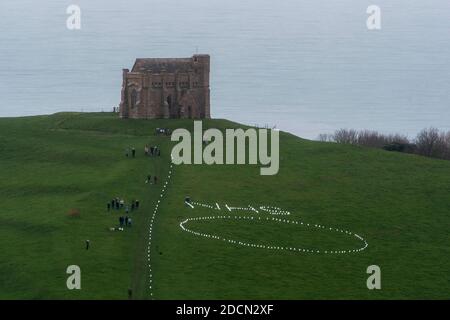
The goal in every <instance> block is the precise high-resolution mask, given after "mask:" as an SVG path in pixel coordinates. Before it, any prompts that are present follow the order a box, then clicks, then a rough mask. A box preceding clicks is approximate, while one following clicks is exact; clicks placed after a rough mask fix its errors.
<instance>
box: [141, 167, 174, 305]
mask: <svg viewBox="0 0 450 320" xmlns="http://www.w3.org/2000/svg"><path fill="white" fill-rule="evenodd" d="M172 170H173V163H171V164H170V167H169V174H168V175H167V179H166V181H165V182H164V185H163V188H162V190H161V194H160V196H159V199H158V201H157V203H156V206H155V209H154V210H153V215H152V217H151V219H150V226H149V229H148V246H147V263H148V269H149V279H148V281H149V282H148V288H149V290H150V296H152V297H153V287H154V285H153V271H152V264H151V245H152V231H153V224H154V222H155V218H156V214H157V213H158V209H159V204H160V203H161V200H162V198H163V197H164V194H165V192H166V189H167V185H168V184H169V181H170V178H171V177H172Z"/></svg>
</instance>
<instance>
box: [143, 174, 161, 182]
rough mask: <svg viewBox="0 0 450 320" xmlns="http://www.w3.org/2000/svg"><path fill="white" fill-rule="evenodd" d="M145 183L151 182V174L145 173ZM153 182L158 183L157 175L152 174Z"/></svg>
mask: <svg viewBox="0 0 450 320" xmlns="http://www.w3.org/2000/svg"><path fill="white" fill-rule="evenodd" d="M145 183H150V184H152V176H151V175H150V174H149V175H147V180H145ZM153 183H154V184H157V183H158V177H157V176H153Z"/></svg>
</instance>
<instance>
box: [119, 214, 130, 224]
mask: <svg viewBox="0 0 450 320" xmlns="http://www.w3.org/2000/svg"><path fill="white" fill-rule="evenodd" d="M119 224H120V226H121V227H123V226H126V227H131V224H132V220H131V218H130V217H128V216H125V217H124V216H120V217H119Z"/></svg>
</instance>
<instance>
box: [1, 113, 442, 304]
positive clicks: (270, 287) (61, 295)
mask: <svg viewBox="0 0 450 320" xmlns="http://www.w3.org/2000/svg"><path fill="white" fill-rule="evenodd" d="M192 126H193V125H192V121H189V120H152V121H145V120H121V119H119V118H118V117H117V116H116V115H113V114H110V113H59V114H55V115H51V116H38V117H24V118H1V119H0V165H1V170H0V204H1V206H0V250H1V253H0V298H1V299H126V298H127V290H128V288H132V289H133V297H134V298H136V299H150V298H154V299H418V298H426V299H430V298H436V299H448V298H449V292H450V281H449V279H450V276H449V265H450V249H449V243H450V233H449V229H450V162H449V161H442V160H435V159H428V158H423V157H419V156H415V155H407V154H400V153H389V152H386V151H383V150H376V149H368V148H361V147H355V146H346V145H337V144H332V143H321V142H313V141H307V140H303V139H300V138H298V137H295V136H293V135H290V134H287V133H281V134H280V171H279V174H278V175H275V176H260V175H259V167H258V166H227V165H223V166H206V165H189V166H188V165H182V166H176V167H175V168H174V172H173V174H172V178H171V179H170V182H169V184H168V187H167V191H166V193H165V197H164V198H163V199H162V202H161V204H160V206H159V211H158V214H157V217H156V220H155V224H154V228H153V236H152V247H151V250H152V256H151V257H152V258H151V259H152V261H151V263H152V270H153V272H152V276H153V277H152V279H153V282H152V290H149V268H148V262H147V244H148V227H149V221H150V218H151V215H152V213H153V209H154V207H155V204H156V202H157V200H158V199H159V197H160V193H161V188H162V186H163V183H164V179H165V177H166V176H167V175H168V170H169V165H170V150H171V142H170V138H169V137H165V136H155V135H154V129H155V128H156V127H169V128H172V129H175V128H179V127H185V128H188V129H192ZM203 126H204V128H208V127H215V128H220V129H224V128H235V127H240V125H239V124H236V123H232V122H229V121H226V120H208V121H204V125H203ZM146 143H149V144H151V145H158V146H160V147H161V150H162V155H161V157H153V158H148V157H144V155H143V147H144V145H145V144H146ZM132 146H134V147H135V148H136V150H137V157H136V158H135V159H131V158H126V157H125V151H124V150H125V148H127V147H132ZM147 174H151V175H154V174H157V175H158V176H159V177H160V181H159V183H158V184H157V185H148V184H145V183H144V181H145V179H146V176H147ZM186 195H189V196H190V197H191V198H192V199H193V200H194V201H200V202H204V203H211V204H215V203H216V202H217V203H219V204H220V205H221V207H222V209H223V205H224V204H228V205H230V206H236V207H242V206H247V205H252V206H255V207H256V206H263V205H266V206H277V207H280V208H282V209H284V210H289V211H290V212H291V215H289V217H286V218H288V219H289V220H293V221H303V222H305V223H310V224H311V225H314V224H320V225H324V226H327V227H328V226H329V227H336V228H342V229H345V230H350V231H352V232H354V233H357V234H359V235H361V236H363V237H364V238H365V239H366V240H367V242H368V244H369V246H368V248H367V249H366V250H364V251H362V252H359V253H350V254H316V253H298V252H290V251H283V250H267V249H262V248H253V247H244V246H239V245H237V244H230V243H227V242H225V241H219V240H216V239H211V238H205V237H198V236H195V235H193V234H191V233H188V232H184V231H182V229H181V228H180V226H179V224H180V222H181V221H183V220H185V219H186V218H189V217H202V216H211V215H218V214H227V213H226V211H225V210H222V211H220V212H219V211H218V210H215V211H214V210H210V209H207V208H198V207H196V208H195V209H191V208H190V207H187V206H186V205H184V203H183V200H184V197H185V196H186ZM116 196H118V197H123V198H124V199H125V200H128V201H129V200H131V199H139V200H140V202H141V207H140V209H139V210H138V211H136V212H133V213H132V214H131V216H132V218H133V227H131V228H126V229H125V231H123V232H116V231H115V232H112V231H109V228H110V227H113V226H117V224H118V217H119V216H120V213H118V212H115V211H113V212H108V211H107V210H106V204H107V203H108V202H109V201H110V200H111V199H112V198H113V197H116ZM71 209H78V210H79V211H80V217H78V218H77V217H70V216H69V215H68V212H69V211H70V210H71ZM121 213H122V214H123V212H121ZM231 215H237V216H245V215H247V216H249V215H251V214H250V213H247V212H232V213H231ZM257 216H259V217H271V215H270V214H268V213H264V212H259V213H258V214H257ZM281 218H284V217H281ZM189 227H191V228H192V229H195V230H196V231H199V232H203V233H208V234H214V235H217V236H221V237H228V238H233V239H238V240H240V241H247V242H250V243H258V244H267V245H274V246H299V247H313V248H317V249H320V250H326V249H327V248H352V247H355V246H358V245H359V243H358V242H357V241H355V239H352V238H349V237H345V236H342V235H339V234H337V233H336V234H334V233H329V232H325V231H317V230H314V229H313V228H305V227H300V226H297V225H291V224H280V223H274V222H270V221H269V222H265V221H264V220H262V221H259V222H256V223H253V222H251V221H247V220H245V221H240V220H237V219H233V220H231V219H230V220H229V221H227V220H211V221H203V220H201V221H192V222H190V223H189ZM86 239H89V240H90V242H91V248H90V249H89V250H85V240H86ZM73 264H75V265H79V266H80V267H81V270H82V271H81V275H82V289H81V290H68V289H67V288H66V279H67V277H68V275H67V274H66V268H67V266H68V265H73ZM373 264H375V265H378V266H380V268H381V273H382V276H381V279H382V280H381V281H382V290H368V289H367V287H366V279H367V277H368V275H367V274H366V269H367V267H368V266H369V265H373ZM150 292H152V293H153V296H150Z"/></svg>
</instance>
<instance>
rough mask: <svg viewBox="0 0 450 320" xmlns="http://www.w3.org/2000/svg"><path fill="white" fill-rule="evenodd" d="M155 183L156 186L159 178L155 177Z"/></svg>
mask: <svg viewBox="0 0 450 320" xmlns="http://www.w3.org/2000/svg"><path fill="white" fill-rule="evenodd" d="M153 181H154V182H155V184H156V182H157V181H158V178H157V177H156V176H155V177H154V178H153Z"/></svg>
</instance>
